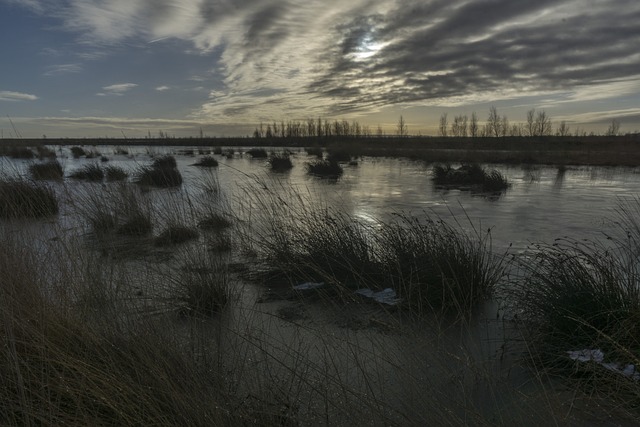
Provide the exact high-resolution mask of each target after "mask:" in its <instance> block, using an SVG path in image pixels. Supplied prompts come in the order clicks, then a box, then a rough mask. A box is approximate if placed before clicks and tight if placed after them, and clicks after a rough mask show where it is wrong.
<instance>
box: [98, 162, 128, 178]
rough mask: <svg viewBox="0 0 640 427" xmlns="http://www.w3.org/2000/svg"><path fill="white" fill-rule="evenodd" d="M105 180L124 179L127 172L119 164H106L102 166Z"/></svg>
mask: <svg viewBox="0 0 640 427" xmlns="http://www.w3.org/2000/svg"><path fill="white" fill-rule="evenodd" d="M104 173H105V176H106V178H107V181H124V180H125V179H127V177H128V176H129V174H128V173H127V172H126V171H125V170H124V169H122V168H121V167H119V166H107V167H106V168H104Z"/></svg>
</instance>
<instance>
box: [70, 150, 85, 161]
mask: <svg viewBox="0 0 640 427" xmlns="http://www.w3.org/2000/svg"><path fill="white" fill-rule="evenodd" d="M70 150H71V155H72V156H73V158H74V159H79V158H80V157H82V156H86V155H87V153H86V151H84V148H82V147H71V149H70Z"/></svg>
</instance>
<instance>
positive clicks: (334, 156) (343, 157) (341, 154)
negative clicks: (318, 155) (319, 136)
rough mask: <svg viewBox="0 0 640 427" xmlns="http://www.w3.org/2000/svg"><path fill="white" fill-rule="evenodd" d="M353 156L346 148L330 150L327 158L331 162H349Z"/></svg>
mask: <svg viewBox="0 0 640 427" xmlns="http://www.w3.org/2000/svg"><path fill="white" fill-rule="evenodd" d="M351 157H352V156H351V153H349V152H348V151H346V150H330V151H329V155H328V156H327V160H329V161H330V162H349V161H351Z"/></svg>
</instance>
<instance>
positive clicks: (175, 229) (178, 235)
mask: <svg viewBox="0 0 640 427" xmlns="http://www.w3.org/2000/svg"><path fill="white" fill-rule="evenodd" d="M197 237H198V231H197V230H196V229H194V228H192V227H187V226H185V225H181V224H169V225H168V226H167V227H166V228H165V229H164V230H163V231H162V232H161V233H160V234H159V235H158V236H157V237H156V238H155V239H154V241H153V243H154V245H156V246H170V245H177V244H180V243H184V242H188V241H189V240H193V239H196V238H197Z"/></svg>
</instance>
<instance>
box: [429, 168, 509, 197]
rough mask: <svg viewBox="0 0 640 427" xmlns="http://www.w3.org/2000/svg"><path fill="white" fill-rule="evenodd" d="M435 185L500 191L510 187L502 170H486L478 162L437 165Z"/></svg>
mask: <svg viewBox="0 0 640 427" xmlns="http://www.w3.org/2000/svg"><path fill="white" fill-rule="evenodd" d="M432 179H433V182H434V184H435V185H438V186H443V187H453V188H462V189H464V188H469V189H471V188H476V189H479V190H480V191H490V192H499V191H504V190H506V189H507V188H509V182H508V181H507V179H506V178H505V177H504V175H502V174H501V173H500V172H498V171H496V170H491V171H489V172H487V171H485V170H484V169H483V168H482V167H481V166H480V165H478V164H477V163H469V164H463V165H462V166H460V167H459V168H457V169H456V168H453V167H451V165H436V166H434V168H433V178H432Z"/></svg>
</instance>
